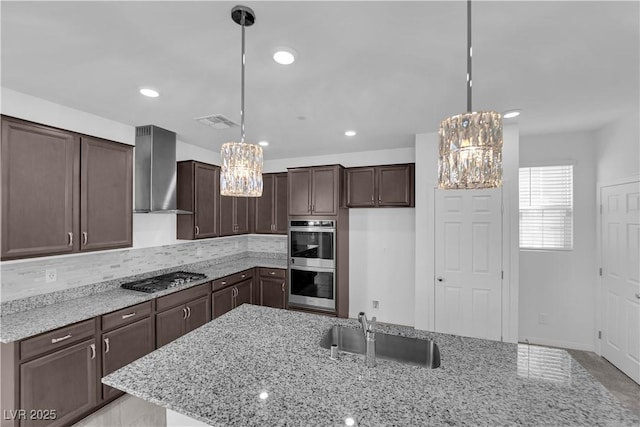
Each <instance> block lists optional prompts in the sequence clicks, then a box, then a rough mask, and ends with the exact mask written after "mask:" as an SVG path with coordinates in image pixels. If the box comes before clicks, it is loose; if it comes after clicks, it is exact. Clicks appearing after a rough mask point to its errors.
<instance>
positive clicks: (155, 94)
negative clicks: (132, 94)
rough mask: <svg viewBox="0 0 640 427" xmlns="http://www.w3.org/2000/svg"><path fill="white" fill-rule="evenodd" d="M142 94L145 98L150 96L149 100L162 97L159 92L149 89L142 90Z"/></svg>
mask: <svg viewBox="0 0 640 427" xmlns="http://www.w3.org/2000/svg"><path fill="white" fill-rule="evenodd" d="M140 93H141V94H143V95H144V96H148V97H149V98H157V97H159V96H160V94H159V93H158V91H157V90H153V89H149V88H148V87H143V88H142V89H140Z"/></svg>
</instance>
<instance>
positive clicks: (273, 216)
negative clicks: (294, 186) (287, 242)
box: [254, 173, 288, 234]
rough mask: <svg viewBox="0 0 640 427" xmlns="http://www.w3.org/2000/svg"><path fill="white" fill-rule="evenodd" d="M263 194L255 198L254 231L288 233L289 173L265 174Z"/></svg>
mask: <svg viewBox="0 0 640 427" xmlns="http://www.w3.org/2000/svg"><path fill="white" fill-rule="evenodd" d="M262 178H263V183H264V186H263V190H262V196H261V197H258V198H256V199H255V215H254V218H255V222H254V231H255V232H256V233H260V234H287V211H288V206H287V192H288V188H287V174H286V173H276V174H264V175H263V176H262Z"/></svg>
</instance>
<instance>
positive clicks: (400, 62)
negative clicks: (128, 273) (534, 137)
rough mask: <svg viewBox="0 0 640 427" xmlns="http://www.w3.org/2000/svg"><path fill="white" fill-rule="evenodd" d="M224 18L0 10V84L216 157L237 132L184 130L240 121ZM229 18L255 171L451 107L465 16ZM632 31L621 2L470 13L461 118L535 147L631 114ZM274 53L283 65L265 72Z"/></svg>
mask: <svg viewBox="0 0 640 427" xmlns="http://www.w3.org/2000/svg"><path fill="white" fill-rule="evenodd" d="M236 4H238V3H237V2H212V1H199V2H159V1H155V2H92V1H83V2H38V3H36V2H27V1H20V2H9V1H2V2H1V6H0V7H1V20H2V21H1V25H2V27H1V31H2V33H1V35H2V51H1V55H2V56H1V60H2V70H1V71H2V86H3V87H6V88H10V89H13V90H16V91H19V92H23V93H26V94H30V95H33V96H36V97H40V98H43V99H47V100H50V101H53V102H56V103H59V104H62V105H66V106H69V107H72V108H76V109H79V110H83V111H87V112H90V113H94V114H97V115H99V116H102V117H106V118H109V119H112V120H116V121H118V122H122V123H126V124H130V125H133V126H137V125H146V124H155V125H158V126H161V127H164V128H166V129H170V130H173V131H175V132H177V133H178V138H179V139H180V140H182V141H185V142H189V143H193V144H197V145H200V146H203V147H206V148H210V149H213V150H216V151H217V150H219V148H220V145H221V144H222V143H224V142H226V141H229V140H237V139H238V137H239V134H240V131H239V129H238V128H234V129H228V130H223V131H218V130H214V129H211V128H209V127H206V126H204V125H202V124H199V123H197V122H196V121H194V120H193V119H194V118H195V117H200V116H204V115H209V114H213V113H219V114H223V115H225V116H227V117H229V118H231V119H232V120H234V121H236V122H239V121H240V113H239V110H240V27H239V26H238V25H237V24H235V23H234V22H233V21H232V20H231V18H230V11H231V8H232V7H233V6H234V5H236ZM240 4H245V5H247V6H249V7H251V8H253V10H254V11H255V13H256V24H255V25H254V26H253V27H250V28H247V30H246V32H247V72H246V126H247V139H248V140H249V141H251V142H256V141H258V140H262V139H266V140H269V141H271V146H270V147H268V149H266V150H265V159H267V160H268V159H275V158H287V157H300V156H307V155H319V154H331V153H343V152H353V151H363V150H375V149H384V148H396V147H410V146H412V145H413V141H414V139H413V136H414V134H416V133H424V132H433V131H437V129H438V125H439V122H440V121H441V120H442V119H443V118H445V117H447V116H449V115H452V114H458V113H461V112H463V111H464V110H465V109H466V86H465V85H466V80H465V79H466V56H465V55H466V53H465V50H466V3H465V2H461V1H446V2H434V1H411V2H400V1H387V2H383V1H378V2H366V1H358V2H346V1H341V2H329V1H322V2H311V1H304V2H302V1H300V2H293V1H291V2H266V1H264V2H263V1H247V2H242V3H240ZM639 22H640V3H639V2H637V1H631V2H629V1H627V2H613V1H585V2H577V1H570V2H557V1H554V2H547V1H534V2H524V1H510V2H504V1H502V2H485V1H476V2H474V5H473V27H474V28H473V47H474V60H473V77H474V79H473V83H474V90H473V98H474V99H473V101H474V102H473V107H474V110H482V109H494V110H496V111H500V112H504V111H505V110H509V109H512V108H520V109H523V114H522V116H521V117H520V118H519V119H518V121H519V124H520V129H521V133H523V134H539V133H548V132H558V131H573V130H592V129H597V128H599V127H601V126H602V125H604V124H606V123H608V122H610V121H611V120H613V119H614V118H615V117H616V116H617V115H618V114H620V113H621V112H623V111H628V110H630V109H637V108H638V104H639V102H640V101H639V100H640V97H639V92H640V83H639V76H640V68H639V64H640V24H639ZM277 46H288V47H291V48H294V49H295V50H297V51H298V53H299V58H298V60H297V61H296V62H295V63H294V64H293V65H290V66H282V65H279V64H276V63H275V62H274V61H273V60H272V59H271V54H272V52H273V49H274V48H275V47H277ZM142 86H151V87H155V88H157V89H158V90H159V91H160V93H161V96H160V97H159V98H156V99H150V98H145V97H143V96H141V95H140V94H139V93H138V89H139V88H140V87H142ZM301 116H302V117H304V118H305V119H304V120H301V119H300V117H301ZM347 129H355V130H357V131H358V135H357V136H355V137H353V138H347V137H345V136H344V131H345V130H347Z"/></svg>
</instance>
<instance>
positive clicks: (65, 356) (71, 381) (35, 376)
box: [20, 339, 98, 426]
mask: <svg viewBox="0 0 640 427" xmlns="http://www.w3.org/2000/svg"><path fill="white" fill-rule="evenodd" d="M95 351H96V350H95V341H94V340H93V339H91V340H88V341H84V342H82V343H79V344H76V345H73V346H71V347H67V348H65V349H63V350H59V351H56V352H55V353H51V354H49V355H47V356H43V357H40V358H38V359H35V360H32V361H31V362H27V363H23V364H22V365H21V366H20V408H21V409H24V410H26V411H27V414H29V411H30V410H36V411H37V410H40V411H42V410H55V413H56V419H55V421H53V422H51V421H50V420H29V419H27V420H22V421H21V422H20V425H21V426H45V425H48V426H63V425H69V424H70V421H71V420H72V419H74V418H76V417H78V416H80V415H82V414H83V413H85V412H87V411H89V410H91V409H92V408H93V407H94V406H95V404H96V387H97V385H98V382H97V377H96V357H95V355H96V353H95Z"/></svg>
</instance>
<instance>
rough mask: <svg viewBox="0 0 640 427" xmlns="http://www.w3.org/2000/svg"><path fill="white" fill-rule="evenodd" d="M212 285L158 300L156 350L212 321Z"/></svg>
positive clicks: (204, 285)
mask: <svg viewBox="0 0 640 427" xmlns="http://www.w3.org/2000/svg"><path fill="white" fill-rule="evenodd" d="M209 292H210V284H209V283H206V284H203V285H198V286H195V287H193V288H189V289H185V290H184V291H180V292H176V293H175V294H170V295H167V296H164V297H160V298H158V300H157V302H156V310H157V314H156V324H155V326H156V348H159V347H162V346H163V345H165V344H167V343H170V342H171V341H173V340H175V339H177V338H179V337H181V336H182V335H184V334H186V333H189V332H191V331H193V330H194V329H196V328H199V327H200V326H202V325H204V324H205V323H207V322H208V321H209V320H211V306H210V300H209Z"/></svg>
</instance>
